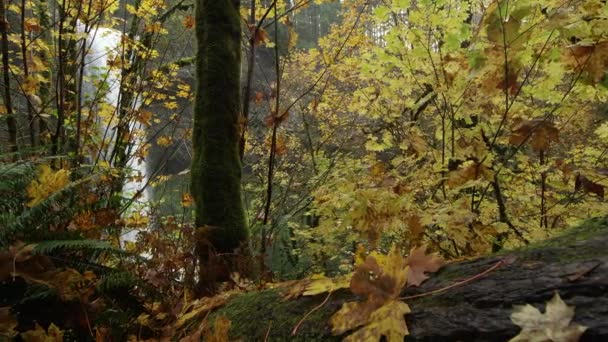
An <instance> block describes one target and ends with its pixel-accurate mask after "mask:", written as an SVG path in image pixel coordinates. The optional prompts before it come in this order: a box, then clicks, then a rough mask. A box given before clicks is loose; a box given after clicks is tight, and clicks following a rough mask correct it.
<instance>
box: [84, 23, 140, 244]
mask: <svg viewBox="0 0 608 342" xmlns="http://www.w3.org/2000/svg"><path fill="white" fill-rule="evenodd" d="M78 31H79V32H84V31H85V27H84V25H82V24H79V25H78ZM121 38H122V32H120V31H118V30H114V29H110V28H101V27H99V28H92V29H90V31H89V33H88V35H87V39H86V42H85V44H86V45H85V58H84V61H85V68H84V75H85V78H86V80H87V81H86V82H85V84H84V86H83V90H84V91H83V93H84V97H85V99H87V98H88V99H95V98H100V101H93V103H95V102H96V104H95V105H93V107H95V108H90V111H91V113H94V112H95V111H96V109H99V108H100V103H101V102H103V103H104V104H106V105H110V106H112V107H111V108H112V109H113V110H111V111H104V112H106V113H108V112H111V115H105V117H99V116H96V117H95V120H96V123H97V125H98V128H99V132H98V134H99V141H96V142H97V145H98V146H104V147H105V148H102V149H101V150H100V152H99V156H92V157H93V161H96V160H98V159H99V160H105V161H109V159H110V158H111V156H112V153H113V149H114V143H113V142H114V141H115V139H116V126H117V124H118V112H117V110H116V106H117V104H118V101H119V96H120V81H121V79H120V70H117V69H116V68H109V67H108V62H111V61H112V59H113V58H115V57H116V56H120V53H121V51H120V49H121V47H120V41H121ZM104 83H105V85H106V90H105V93H103V94H101V95H103V96H101V97H100V90H99V85H100V84H104ZM85 103H87V102H86V101H85ZM102 105H103V104H102ZM129 128H130V131H131V135H132V139H131V141H132V145H131V146H130V147H129V148H128V151H127V152H128V154H129V156H130V158H129V161H128V164H127V169H128V171H129V174H127V178H126V181H125V184H124V185H123V196H125V197H126V198H134V196H135V195H136V194H137V193H140V195H139V196H137V197H135V198H134V200H133V203H132V204H131V205H130V207H129V209H128V210H127V211H126V213H125V215H126V216H130V215H131V214H133V213H135V212H137V211H140V212H141V210H142V208H143V207H144V206H145V205H146V204H147V203H148V201H149V200H150V194H149V192H150V191H149V189H148V188H147V187H146V185H147V183H148V180H149V174H148V168H147V163H146V161H145V159H143V158H141V159H140V158H138V157H136V156H135V153H136V152H137V151H138V150H139V149H141V148H144V139H145V130H144V128H145V127H143V125H142V124H141V123H138V122H136V121H135V120H131V122H130V123H129ZM102 142H103V144H101V143H102ZM142 189H143V190H142ZM137 233H138V231H137V230H132V231H130V232H127V233H125V234H123V235H122V237H121V243H124V242H125V241H135V239H136V237H137Z"/></svg>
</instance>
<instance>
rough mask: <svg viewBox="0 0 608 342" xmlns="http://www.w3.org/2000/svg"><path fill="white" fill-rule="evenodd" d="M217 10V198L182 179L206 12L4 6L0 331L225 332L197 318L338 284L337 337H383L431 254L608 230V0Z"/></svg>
mask: <svg viewBox="0 0 608 342" xmlns="http://www.w3.org/2000/svg"><path fill="white" fill-rule="evenodd" d="M216 1H218V2H217V3H224V2H225V3H226V6H235V4H238V5H240V7H238V10H239V13H236V11H235V12H234V13H235V15H237V17H235V18H236V20H237V21H238V23H237V24H236V25H237V29H238V28H240V30H238V31H239V32H240V33H239V36H238V37H239V38H240V40H238V46H237V47H236V48H237V49H238V50H239V51H240V53H241V56H242V58H238V59H237V63H238V64H239V65H238V66H236V68H238V70H240V75H239V79H238V80H237V81H238V83H237V88H236V89H233V90H235V92H234V94H236V95H235V96H231V98H232V100H234V101H236V103H237V107H238V110H236V111H237V113H233V114H234V115H235V117H236V118H237V123H236V124H235V126H234V127H233V128H235V130H236V131H237V132H238V137H236V138H237V139H236V140H234V142H235V144H237V145H235V146H234V147H235V148H236V147H237V146H238V152H239V155H238V163H237V164H240V166H242V167H238V171H237V172H236V174H238V177H240V178H241V179H240V181H239V182H238V183H239V185H238V187H239V189H238V190H239V191H241V194H240V195H239V196H238V197H239V198H241V200H240V201H238V203H234V202H233V204H234V205H230V204H228V205H224V204H223V203H224V202H222V201H224V196H222V194H223V190H222V189H221V188H219V190H218V189H217V187H212V186H202V187H201V186H200V184H199V183H197V179H199V175H200V173H199V172H200V170H199V168H204V167H205V165H209V162H208V160H207V161H205V159H201V158H197V157H196V156H198V155H201V154H203V152H200V150H199V149H200V148H201V143H200V141H201V140H197V139H199V138H197V137H200V138H201V139H204V138H205V137H208V136H213V130H210V129H207V130H204V129H203V131H202V132H199V131H197V127H200V126H197V122H206V121H205V120H206V119H205V118H208V117H210V116H209V114H208V113H209V111H208V108H210V107H209V106H208V105H209V103H210V101H211V102H213V98H214V97H216V98H218V99H219V98H221V96H223V95H221V94H222V92H223V91H228V90H227V89H223V88H222V87H223V85H224V84H228V83H229V82H227V81H226V80H228V79H229V78H230V75H229V72H225V71H226V70H230V69H229V67H226V66H222V65H221V63H220V64H218V65H212V63H213V61H214V60H217V58H211V57H212V56H213V53H214V52H215V51H224V50H225V49H226V48H230V44H229V43H228V41H226V44H225V45H226V46H224V44H222V43H218V42H215V43H213V44H211V43H209V42H211V41H212V40H211V39H212V38H213V35H214V33H216V28H217V31H221V30H224V29H226V27H227V25H228V24H227V21H224V20H220V19H218V18H220V17H214V15H215V14H213V13H212V9H213V8H215V7H214V5H210V4H211V3H210V2H208V1H206V0H198V1H196V0H126V1H118V0H82V1H81V0H0V19H1V20H2V22H0V31H1V32H0V34H1V36H2V41H1V45H0V52H2V61H1V67H0V69H1V70H2V78H1V80H0V90H1V91H2V96H1V100H0V101H1V102H0V142H1V145H0V161H1V163H0V293H1V294H0V328H1V329H0V338H3V337H6V338H19V339H22V340H29V339H31V340H35V338H37V337H36V336H38V337H40V338H41V336H44V337H45V338H49V339H50V340H51V341H55V340H63V339H64V338H65V339H67V340H97V341H104V340H117V341H120V340H126V339H128V338H131V339H135V340H145V339H152V338H173V339H176V340H179V339H182V340H184V341H188V340H198V339H199V338H201V336H205V339H207V340H218V341H223V340H226V339H227V337H226V336H227V335H226V334H227V331H228V329H229V326H230V324H232V325H238V324H239V323H238V322H232V323H230V321H227V320H226V319H221V318H219V319H216V320H215V323H214V324H215V325H213V324H202V323H201V324H200V325H197V324H198V323H200V320H201V319H203V317H204V318H205V319H206V316H205V315H206V314H208V312H209V311H210V310H213V309H215V308H217V307H219V306H222V305H224V304H225V302H226V301H227V300H228V298H230V297H231V296H235V295H237V294H239V293H243V292H250V291H256V290H260V289H266V288H271V287H285V288H287V289H288V290H289V291H291V296H293V297H297V296H299V295H302V294H304V295H312V294H315V295H316V294H322V293H325V292H329V293H331V292H332V291H334V290H337V289H340V288H348V287H349V286H350V288H351V290H352V291H353V293H355V294H357V295H359V296H362V297H364V298H368V301H367V302H365V303H367V304H366V305H367V306H365V305H363V304H361V306H360V307H359V306H356V305H352V306H350V307H349V306H347V305H346V304H345V307H344V308H342V309H341V310H340V311H338V314H337V316H334V318H332V324H333V325H332V326H333V327H334V330H333V332H334V333H335V334H336V335H340V334H343V333H346V332H352V330H353V329H354V330H356V329H357V328H358V327H360V326H364V328H362V329H360V330H357V331H356V332H355V333H354V335H351V337H350V338H351V339H353V340H361V339H364V340H370V341H374V340H379V338H380V337H381V336H385V338H388V340H390V341H393V340H399V339H401V340H402V339H403V336H405V335H406V332H407V328H405V327H404V324H405V323H403V322H402V319H401V318H402V317H403V315H404V314H405V313H407V312H408V311H409V308H407V305H406V304H405V303H404V302H402V301H400V300H399V298H398V297H399V293H400V291H401V289H402V288H403V287H405V286H418V285H420V284H421V283H422V281H424V280H425V279H426V277H427V276H425V275H424V273H425V272H434V271H436V270H437V269H438V268H439V267H440V265H441V264H443V262H442V261H440V260H439V259H440V258H441V259H444V260H448V261H459V260H465V259H471V258H474V257H480V256H484V255H488V254H491V253H501V252H504V251H505V250H512V249H515V248H520V247H524V246H528V245H534V244H536V243H539V242H540V241H544V240H546V239H549V238H552V237H555V236H558V235H560V234H562V233H563V232H564V231H566V230H567V229H568V228H569V227H572V226H575V225H578V224H581V223H582V222H584V221H586V220H588V219H590V218H597V217H604V216H605V215H606V212H607V209H608V207H607V206H606V202H605V199H604V191H605V187H606V186H608V179H607V177H608V164H607V160H608V159H607V157H608V106H607V105H606V103H607V102H606V100H607V99H608V75H607V73H606V72H607V71H608V26H607V25H606V23H608V5H607V4H606V2H605V1H600V0H544V1H540V0H500V1H490V0H465V1H455V0H342V1H329V0H314V1H312V0H261V1H254V0H242V1H241V2H240V4H239V2H238V1H227V0H225V1H224V0H222V1H220V0H216ZM229 3H230V5H228V4H229ZM206 6H208V7H206ZM206 11H207V12H206ZM218 13H219V12H218ZM205 15H208V16H207V17H206V16H205ZM201 18H206V19H204V26H203V24H202V23H203V21H202V20H203V19H201ZM214 18H215V19H214ZM233 19H234V18H233ZM214 20H216V21H214ZM197 30H198V34H197ZM209 37H211V38H209ZM197 40H198V44H197ZM205 42H206V43H207V45H205ZM214 44H215V45H214ZM201 46H203V47H204V49H203V50H201ZM201 51H203V52H201ZM228 56H232V54H228ZM235 56H236V55H235ZM224 63H226V64H228V63H230V59H228V60H226V59H225V60H224ZM235 70H236V69H235ZM222 73H225V75H226V76H225V77H221V76H222ZM209 75H214V76H213V77H218V75H219V76H220V77H219V78H217V79H213V78H211V76H209ZM205 82H206V83H205ZM201 84H204V85H205V86H201ZM197 85H198V86H197ZM205 94H207V97H208V99H207V100H205V101H206V102H205V101H202V102H200V101H199V100H196V99H197V98H199V96H203V95H205ZM209 94H213V95H212V96H209ZM229 94H233V93H232V92H230V93H229ZM209 98H210V99H209ZM205 106H207V107H205ZM206 108H207V109H206ZM206 110H207V111H206ZM197 115H198V116H197ZM204 127H209V126H204ZM205 148H207V149H214V148H215V146H214V145H213V144H211V143H209V142H207V143H205ZM218 148H219V146H218ZM222 165H224V164H222ZM234 172H235V171H234V170H233V169H232V168H231V167H226V169H225V173H226V174H233V173H234ZM220 178H221V177H220ZM218 179H219V178H218ZM209 182H210V183H204V182H203V184H213V182H214V178H210V180H209ZM226 192H229V190H228V189H226ZM214 198H216V199H217V201H218V203H219V202H221V203H222V207H221V208H214V211H216V212H217V213H218V215H219V216H230V215H235V212H237V211H238V214H239V215H240V214H241V212H242V215H243V217H244V222H245V225H246V227H245V228H246V229H245V230H246V234H245V235H246V236H237V235H238V234H237V235H234V239H235V240H234V241H235V242H234V243H233V245H235V246H238V248H232V247H231V248H229V250H222V249H221V248H220V247H219V245H218V243H217V242H216V241H218V240H217V239H215V240H214V236H216V235H217V232H218V231H221V230H222V229H223V228H225V227H221V226H220V227H216V226H214V225H213V224H207V223H208V222H206V221H204V218H203V221H201V216H204V215H202V212H203V210H198V211H197V208H199V209H200V207H197V205H200V204H201V202H203V201H208V202H207V204H205V205H206V207H205V208H209V207H210V204H209V203H212V202H213V199H214ZM241 208H242V210H241ZM197 215H198V216H197ZM205 215H207V216H209V215H211V214H209V213H207V214H205ZM200 222H206V223H205V224H197V223H200ZM225 235H226V234H225V233H224V236H225ZM223 238H224V237H223ZM206 243H208V246H207V245H205V244H206ZM231 246H232V245H231ZM421 246H423V247H421ZM226 255H229V256H226ZM408 255H409V257H408V258H407V259H405V256H408ZM228 259H229V261H226V260H228ZM408 270H409V271H408ZM365 272H371V274H373V275H375V276H372V277H371V278H370V279H371V280H369V284H368V281H367V280H365V279H364V278H365V277H364V276H362V274H364V273H365ZM411 272H414V273H411ZM374 277H375V278H374ZM383 277H384V278H383ZM353 284H354V285H353ZM377 289H380V290H378V291H380V292H382V293H381V294H378V293H377V292H376V290H377ZM212 295H213V296H212ZM200 297H204V299H200ZM328 298H329V297H328ZM557 298H558V299H559V297H557ZM558 299H555V298H554V299H552V302H550V303H553V304H551V305H554V307H555V306H559V305H563V302H561V299H559V300H558ZM404 305H405V307H404ZM406 308H407V310H406ZM560 308H561V306H560ZM560 310H561V309H560ZM355 311H357V312H363V314H361V315H363V316H364V317H363V318H361V317H360V316H356V317H355V314H354V313H353V312H355ZM387 312H392V314H387ZM395 313H396V314H395ZM391 315H396V316H400V317H401V318H399V319H396V318H395V316H391ZM570 318H572V317H570ZM196 319H198V320H199V322H198V323H197V324H194V323H192V321H193V320H196ZM205 319H203V320H205ZM515 320H517V319H515ZM515 320H514V322H515ZM389 321H390V322H389ZM520 321H521V320H520ZM345 322H350V323H345ZM353 322H354V323H353ZM370 322H371V323H370ZM374 322H382V323H378V324H380V325H381V326H382V327H383V328H373V329H372V328H371V326H372V323H374ZM387 322H389V323H387ZM402 325H403V326H402ZM566 325H567V324H566ZM387 326H388V327H389V328H386V327H387ZM366 329H367V330H366ZM374 329H376V330H374ZM383 329H385V330H383ZM404 329H405V330H404ZM573 329H574V328H573ZM574 331H576V332H578V335H576V333H575V334H574V335H576V337H578V336H580V334H581V333H582V332H583V331H584V329H583V330H582V331H581V330H578V329H574ZM357 334H358V335H357ZM353 336H355V337H353Z"/></svg>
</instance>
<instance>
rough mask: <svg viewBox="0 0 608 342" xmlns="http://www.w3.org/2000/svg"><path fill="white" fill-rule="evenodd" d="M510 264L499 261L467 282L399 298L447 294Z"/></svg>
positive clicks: (505, 261) (463, 281) (466, 280)
mask: <svg viewBox="0 0 608 342" xmlns="http://www.w3.org/2000/svg"><path fill="white" fill-rule="evenodd" d="M508 263H509V262H508V261H507V260H500V261H498V262H497V263H495V264H494V265H492V267H490V268H488V269H487V270H485V271H483V272H481V273H479V274H476V275H474V276H472V277H470V278H467V279H465V280H462V281H459V282H456V283H454V284H452V285H449V286H446V287H442V288H440V289H437V290H433V291H429V292H425V293H420V294H417V295H412V296H405V297H399V299H401V300H407V299H414V298H420V297H426V296H430V295H434V294H438V293H442V292H445V291H447V290H449V289H452V288H455V287H458V286H461V285H464V284H467V283H470V282H472V281H475V280H477V279H479V278H481V277H483V276H484V275H486V274H488V273H490V272H492V271H494V270H496V269H497V268H499V267H500V266H503V265H506V264H508Z"/></svg>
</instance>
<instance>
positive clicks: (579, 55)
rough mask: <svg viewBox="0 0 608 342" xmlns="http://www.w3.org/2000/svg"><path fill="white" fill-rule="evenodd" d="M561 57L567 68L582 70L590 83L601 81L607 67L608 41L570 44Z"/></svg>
mask: <svg viewBox="0 0 608 342" xmlns="http://www.w3.org/2000/svg"><path fill="white" fill-rule="evenodd" d="M563 58H564V63H565V64H566V67H567V68H569V69H571V70H574V71H575V72H581V71H582V72H584V73H585V76H586V77H587V78H588V79H589V81H590V82H591V84H594V85H595V84H597V83H599V82H600V81H602V79H603V78H604V74H605V73H606V70H607V69H608V41H603V42H599V43H597V44H592V45H590V44H589V43H585V44H575V45H571V46H569V47H568V50H566V52H565V53H564V57H563Z"/></svg>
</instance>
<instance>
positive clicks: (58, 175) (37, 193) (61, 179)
mask: <svg viewBox="0 0 608 342" xmlns="http://www.w3.org/2000/svg"><path fill="white" fill-rule="evenodd" d="M38 170H39V175H38V178H37V179H34V180H33V181H32V182H31V183H30V184H29V185H28V186H27V189H26V191H27V194H28V197H29V198H30V201H29V202H28V203H27V206H28V207H30V208H31V207H34V206H36V205H37V204H39V203H40V202H42V201H43V200H45V199H46V198H48V197H49V196H50V195H52V194H53V193H55V192H57V191H59V190H61V189H63V188H64V187H65V186H66V185H67V184H68V183H69V181H70V171H68V170H64V169H61V170H58V171H53V170H52V169H51V167H50V166H48V165H45V164H42V165H40V166H39V167H38Z"/></svg>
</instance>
